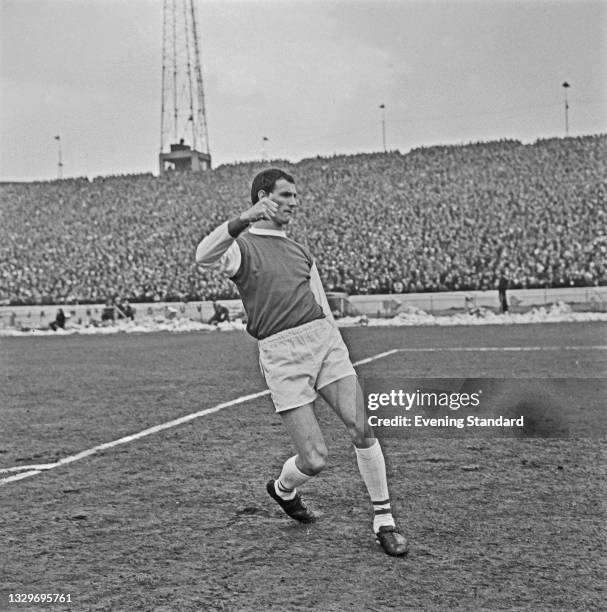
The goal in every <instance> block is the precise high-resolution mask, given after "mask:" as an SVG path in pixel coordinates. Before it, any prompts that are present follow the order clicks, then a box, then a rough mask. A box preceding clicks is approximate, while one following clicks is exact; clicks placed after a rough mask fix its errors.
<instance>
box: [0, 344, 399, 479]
mask: <svg viewBox="0 0 607 612" xmlns="http://www.w3.org/2000/svg"><path fill="white" fill-rule="evenodd" d="M398 350H399V349H393V350H391V351H386V352H385V353H378V354H377V355H372V356H371V357H367V358H366V359H361V360H359V361H355V362H354V363H353V365H355V366H358V365H363V364H365V363H369V362H371V361H375V360H376V359H382V358H383V357H388V356H389V355H393V354H394V353H397V352H398ZM269 393H270V391H268V390H267V389H266V390H265V391H259V392H258V393H251V394H250V395H242V396H241V397H237V398H236V399H233V400H230V401H228V402H223V403H221V404H217V406H213V407H212V408H205V409H204V410H199V411H198V412H192V413H190V414H186V415H185V416H182V417H179V418H178V419H173V420H172V421H167V422H165V423H160V424H159V425H154V426H153V427H148V429H144V430H143V431H139V432H137V433H135V434H131V435H130V436H124V437H122V438H119V439H118V440H113V441H112V442H104V443H103V444H98V445H97V446H93V447H92V448H89V449H86V450H83V451H81V452H79V453H77V454H75V455H70V456H68V457H64V458H63V459H59V461H56V462H55V463H42V464H39V465H18V466H15V467H10V468H0V473H5V474H6V473H10V472H20V473H18V474H14V475H13V476H8V477H6V478H1V479H0V486H2V485H4V484H7V483H9V482H14V481H16V480H23V479H24V478H29V477H30V476H35V475H36V474H41V473H42V472H45V471H48V470H53V469H55V468H57V467H60V466H62V465H66V464H68V463H73V462H74V461H79V460H80V459H84V458H85V457H90V456H91V455H94V454H95V453H97V452H99V451H102V450H106V449H108V448H113V447H114V446H119V445H121V444H126V443H127V442H133V441H134V440H138V439H139V438H145V437H146V436H149V435H152V434H155V433H158V432H159V431H163V430H165V429H170V428H171V427H177V426H178V425H182V424H183V423H187V422H189V421H193V420H194V419H197V418H199V417H203V416H206V415H208V414H213V413H214V412H219V411H220V410H223V409H224V408H229V407H230V406H236V405H237V404H243V403H244V402H248V401H249V400H253V399H257V398H258V397H263V396H264V395H269ZM23 470H27V471H25V472H24V471H23Z"/></svg>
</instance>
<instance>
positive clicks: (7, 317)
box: [0, 287, 607, 327]
mask: <svg viewBox="0 0 607 612" xmlns="http://www.w3.org/2000/svg"><path fill="white" fill-rule="evenodd" d="M349 300H350V302H351V303H352V304H353V305H354V306H356V308H358V310H359V311H360V312H361V313H363V314H366V315H367V316H371V317H386V316H391V315H393V314H395V313H396V312H398V311H399V310H401V309H403V308H408V307H412V308H418V309H420V310H424V311H425V312H428V313H438V314H440V313H441V312H444V313H446V312H448V311H457V310H459V311H463V310H469V309H470V308H478V307H485V308H498V307H499V302H498V295H497V291H452V292H444V293H400V294H389V295H355V296H350V297H349ZM508 300H509V302H510V306H511V308H512V310H525V309H528V308H533V307H534V306H542V305H547V304H554V303H557V302H565V303H567V304H577V305H579V306H581V307H582V306H583V307H584V308H585V309H587V310H592V311H595V312H607V287H574V288H570V289H569V288H565V289H513V290H510V291H508ZM219 301H220V302H221V303H222V304H225V305H226V306H227V307H228V308H229V309H230V310H231V311H232V312H233V313H236V312H238V311H240V310H242V303H241V301H240V300H219ZM133 307H134V308H135V317H136V318H137V317H141V316H152V317H162V318H167V317H169V318H170V317H186V318H188V319H193V320H196V321H203V322H206V321H208V320H209V319H210V318H211V316H212V315H213V306H212V303H211V302H188V303H179V302H153V303H147V304H133ZM58 308H63V310H64V312H65V313H66V314H69V315H70V316H71V317H72V318H73V319H74V320H76V321H78V320H79V319H80V320H82V321H87V320H88V319H89V318H93V319H101V313H102V311H103V308H104V305H103V304H77V305H74V304H64V305H61V304H59V305H55V306H1V307H0V327H12V326H13V325H14V324H15V322H16V321H18V323H19V324H20V325H25V326H28V327H40V326H44V325H48V323H49V322H51V321H53V320H54V319H55V316H56V314H57V310H58Z"/></svg>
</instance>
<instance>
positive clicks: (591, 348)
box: [397, 345, 607, 353]
mask: <svg viewBox="0 0 607 612" xmlns="http://www.w3.org/2000/svg"><path fill="white" fill-rule="evenodd" d="M397 350H398V351H399V352H402V353H443V352H445V351H450V352H454V351H455V352H465V351H467V352H472V353H476V352H485V351H506V352H510V351H514V352H519V351H606V350H607V345H605V346H602V345H587V346H583V345H582V346H448V347H430V348H401V349H397Z"/></svg>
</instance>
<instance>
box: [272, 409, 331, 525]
mask: <svg viewBox="0 0 607 612" xmlns="http://www.w3.org/2000/svg"><path fill="white" fill-rule="evenodd" d="M279 414H280V417H281V418H282V422H283V423H284V425H285V427H286V429H287V431H288V432H289V435H290V436H291V439H292V440H293V444H294V445H295V450H296V451H297V454H296V455H294V456H293V457H290V458H289V459H287V461H285V464H284V466H283V468H282V471H281V473H280V476H279V477H278V479H277V480H275V481H270V482H269V483H268V493H269V494H270V495H271V496H272V497H273V498H274V499H276V501H278V503H279V504H280V505H281V507H282V508H283V509H284V510H285V512H286V513H287V514H288V515H289V516H291V517H292V518H294V519H296V520H298V521H301V522H304V523H308V522H312V521H313V520H314V515H313V514H312V512H310V511H309V510H308V509H307V508H306V506H305V504H304V503H303V502H302V501H301V498H300V496H299V494H298V492H297V487H299V486H301V485H302V484H304V483H305V482H306V481H308V480H309V479H310V478H312V476H315V475H316V474H318V473H319V472H320V471H321V470H322V469H323V468H324V467H325V463H326V458H327V447H326V445H325V441H324V439H323V436H322V432H321V430H320V427H319V425H318V421H317V420H316V415H315V414H314V409H313V404H311V403H310V404H305V405H304V406H300V407H298V408H293V409H292V410H286V411H284V412H279ZM277 498H280V499H277ZM281 500H282V501H281ZM283 502H284V503H283Z"/></svg>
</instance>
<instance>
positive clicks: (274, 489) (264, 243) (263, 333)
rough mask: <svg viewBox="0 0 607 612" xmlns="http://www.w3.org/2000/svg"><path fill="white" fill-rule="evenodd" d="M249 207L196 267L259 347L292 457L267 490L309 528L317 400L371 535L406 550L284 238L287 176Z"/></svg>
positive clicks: (312, 268)
mask: <svg viewBox="0 0 607 612" xmlns="http://www.w3.org/2000/svg"><path fill="white" fill-rule="evenodd" d="M251 202H252V206H251V207H250V208H249V209H248V210H245V211H243V212H241V213H240V214H239V215H238V216H236V217H234V218H232V219H230V220H228V221H225V222H224V223H222V224H221V225H220V226H219V227H217V228H216V229H214V230H213V231H212V232H211V233H210V234H209V235H208V236H206V237H205V238H204V239H203V240H202V241H201V242H200V244H199V245H198V248H197V249H196V261H197V262H198V263H199V264H201V265H202V266H204V267H209V268H215V269H218V270H219V271H221V272H222V273H223V274H225V275H226V276H227V277H228V278H230V279H231V280H232V281H233V282H234V283H235V284H236V287H237V288H238V292H239V293H240V297H241V298H242V302H243V305H244V308H245V311H246V313H247V317H248V322H247V331H248V332H249V334H251V335H252V336H253V337H254V338H256V339H257V341H258V347H259V364H260V368H261V372H262V374H263V376H264V378H265V381H266V384H267V385H268V388H269V390H270V395H271V397H272V402H273V404H274V407H275V409H276V412H277V413H278V414H279V415H280V417H281V419H282V422H283V423H284V426H285V427H286V429H287V431H288V433H289V435H290V436H291V439H292V441H293V444H294V446H295V451H296V454H295V455H293V456H292V457H290V458H289V459H287V460H286V461H285V463H284V466H283V468H282V471H281V473H280V474H279V475H278V478H276V479H275V480H274V479H273V480H270V481H269V482H268V483H267V485H266V489H267V492H268V494H269V495H270V497H272V498H273V499H274V500H275V501H276V502H277V503H278V505H279V506H280V507H281V508H282V509H283V510H284V511H285V512H286V514H287V515H289V516H290V517H291V518H293V519H295V520H296V521H300V522H301V523H313V522H314V521H315V520H316V516H315V515H314V513H313V512H312V511H311V510H310V509H309V508H308V507H307V506H306V504H305V502H304V501H303V500H302V498H301V494H300V493H299V490H298V489H299V488H300V487H301V486H302V485H303V484H304V483H305V482H307V481H308V480H310V479H311V478H312V477H313V476H316V475H317V474H318V473H319V472H320V471H321V470H322V469H323V468H324V467H325V464H326V458H327V447H326V445H325V442H324V439H323V435H322V432H321V430H320V427H319V424H318V421H317V419H316V415H315V414H314V410H313V406H314V402H315V400H316V399H317V397H318V396H319V395H320V396H321V397H322V398H323V399H324V400H325V401H326V402H327V403H328V404H329V405H330V406H331V408H332V409H333V410H334V411H335V412H336V414H337V415H338V416H339V418H340V419H341V420H342V421H343V423H344V425H345V427H346V429H347V431H348V433H349V435H350V438H351V440H352V443H353V444H354V448H355V450H356V458H357V463H358V468H359V470H360V474H361V476H362V479H363V481H364V483H365V485H366V488H367V491H368V493H369V496H370V498H371V503H372V505H373V511H374V517H373V531H374V533H375V537H376V539H377V541H378V542H379V543H380V544H381V545H382V547H383V549H384V551H385V552H386V553H387V554H389V555H392V556H402V555H404V554H406V553H407V550H408V544H407V540H406V539H405V537H404V536H403V535H402V534H401V533H400V532H399V531H398V529H397V527H396V525H395V521H394V518H393V516H392V512H391V509H390V497H389V494H388V484H387V479H386V466H385V462H384V456H383V452H382V449H381V447H380V444H379V441H378V440H377V439H376V438H375V437H373V434H372V433H371V432H370V431H369V430H368V428H367V429H366V430H365V422H364V421H365V420H364V418H363V414H364V403H363V395H362V391H361V388H360V385H359V382H358V378H357V376H356V372H355V370H354V367H353V366H352V363H351V361H350V357H349V354H348V349H347V348H346V345H345V344H344V341H343V340H342V338H341V335H340V333H339V330H338V329H337V325H336V324H335V321H334V319H333V315H332V313H331V310H330V308H329V304H328V302H327V298H326V296H325V293H324V289H323V287H322V283H321V280H320V276H319V273H318V270H317V268H316V264H315V263H314V260H313V259H312V256H311V255H310V253H309V252H308V250H307V249H306V248H304V247H303V246H302V245H300V244H298V243H297V242H295V241H294V240H291V239H290V238H288V237H287V235H286V232H285V228H286V227H287V226H288V225H289V223H290V221H291V219H292V217H293V214H294V211H295V210H296V209H297V207H298V199H297V190H296V188H295V180H294V179H293V177H292V176H290V175H289V174H287V173H286V172H284V171H283V170H280V169H277V168H270V169H268V170H264V171H263V172H261V173H259V174H258V175H257V176H256V177H255V178H254V179H253V184H252V188H251Z"/></svg>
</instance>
